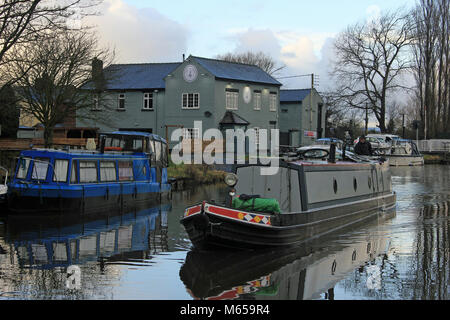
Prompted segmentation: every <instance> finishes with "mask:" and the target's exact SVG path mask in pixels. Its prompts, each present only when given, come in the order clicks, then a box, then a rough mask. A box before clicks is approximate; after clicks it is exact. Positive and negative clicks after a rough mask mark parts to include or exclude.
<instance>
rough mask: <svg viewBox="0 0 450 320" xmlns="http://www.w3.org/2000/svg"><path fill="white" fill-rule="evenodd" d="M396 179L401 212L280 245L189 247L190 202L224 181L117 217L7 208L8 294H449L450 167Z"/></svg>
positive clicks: (3, 270) (2, 288)
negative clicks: (185, 217)
mask: <svg viewBox="0 0 450 320" xmlns="http://www.w3.org/2000/svg"><path fill="white" fill-rule="evenodd" d="M392 183H393V188H394V190H395V191H396V193H397V208H396V211H395V212H390V213H387V214H386V215H384V216H383V217H382V218H380V219H378V220H377V221H370V222H367V223H364V224H361V225H358V226H354V227H352V228H351V229H347V230H342V231H340V232H339V233H335V234H331V235H328V236H327V237H324V238H321V239H318V240H317V241H314V242H312V243H309V244H307V245H304V246H301V247H296V248H290V249H283V250H266V251H258V252H239V251H229V250H228V251H217V252H198V251H196V250H192V248H191V243H190V241H189V239H188V237H187V234H186V233H185V231H184V229H183V227H182V225H181V224H180V223H179V220H180V218H181V216H182V214H183V210H184V208H185V207H186V206H188V205H191V204H195V203H197V202H200V201H201V200H203V199H221V198H223V197H224V195H225V193H226V188H224V186H221V185H219V186H205V187H198V188H196V189H195V190H191V191H184V192H178V193H175V194H174V197H173V200H172V202H171V203H170V204H166V205H161V206H157V207H154V208H147V209H139V210H134V211H132V212H127V213H125V214H123V215H121V216H115V217H105V216H98V217H96V216H91V217H89V218H84V219H83V220H82V221H80V220H79V219H77V220H73V219H72V220H71V219H52V220H51V221H49V219H48V218H43V217H35V218H33V219H27V218H25V219H23V218H11V217H8V216H6V217H2V218H1V220H0V299H146V300H147V299H152V300H160V299H165V300H166V299H167V300H173V299H174V300H179V299H252V300H272V299H283V300H296V299H336V300H337V299H408V300H410V299H440V300H448V299H449V295H450V287H449V270H450V264H449V247H450V245H449V236H450V234H449V224H450V222H449V221H450V220H449V206H450V170H449V167H448V166H440V165H429V166H428V165H427V166H425V167H406V168H400V167H399V168H392ZM71 266H77V267H79V271H80V275H81V277H80V282H79V283H77V282H76V281H73V282H70V283H68V282H67V279H68V278H67V271H68V270H71V269H70V268H71ZM68 268H69V269H68ZM70 279H72V278H70Z"/></svg>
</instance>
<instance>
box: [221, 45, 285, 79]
mask: <svg viewBox="0 0 450 320" xmlns="http://www.w3.org/2000/svg"><path fill="white" fill-rule="evenodd" d="M216 58H217V59H219V60H224V61H229V62H237V63H245V64H251V65H255V66H258V67H260V68H261V69H262V70H264V71H265V72H267V73H268V74H270V75H271V76H273V75H276V74H277V73H278V72H280V71H281V70H283V69H284V68H285V67H286V66H285V65H279V64H278V63H277V62H276V61H275V60H274V59H273V58H272V57H271V56H269V55H267V54H265V53H264V52H261V51H260V52H257V53H255V52H251V51H247V52H244V53H231V52H230V53H226V54H223V55H218V56H217V57H216Z"/></svg>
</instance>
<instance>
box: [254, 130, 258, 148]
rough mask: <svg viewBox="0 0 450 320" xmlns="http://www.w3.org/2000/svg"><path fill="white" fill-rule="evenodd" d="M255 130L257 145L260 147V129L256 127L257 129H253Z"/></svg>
mask: <svg viewBox="0 0 450 320" xmlns="http://www.w3.org/2000/svg"><path fill="white" fill-rule="evenodd" d="M253 130H255V137H256V140H255V144H256V145H257V146H258V145H259V128H258V127H255V128H253Z"/></svg>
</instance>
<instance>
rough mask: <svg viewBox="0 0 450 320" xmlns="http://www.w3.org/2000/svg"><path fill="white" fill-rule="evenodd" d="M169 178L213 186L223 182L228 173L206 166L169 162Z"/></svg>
mask: <svg viewBox="0 0 450 320" xmlns="http://www.w3.org/2000/svg"><path fill="white" fill-rule="evenodd" d="M167 173H168V176H169V178H174V179H186V180H189V181H190V182H191V183H193V184H198V183H200V184H213V183H219V182H223V181H224V178H225V175H226V172H223V171H218V170H214V169H213V167H212V166H209V165H205V164H183V163H182V164H178V165H177V164H174V163H173V162H172V161H170V160H169V167H168V168H167Z"/></svg>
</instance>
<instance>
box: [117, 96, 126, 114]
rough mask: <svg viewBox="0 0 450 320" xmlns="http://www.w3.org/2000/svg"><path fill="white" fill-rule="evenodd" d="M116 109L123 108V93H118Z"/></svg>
mask: <svg viewBox="0 0 450 320" xmlns="http://www.w3.org/2000/svg"><path fill="white" fill-rule="evenodd" d="M117 109H118V110H125V93H121V94H119V100H118V104H117Z"/></svg>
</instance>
